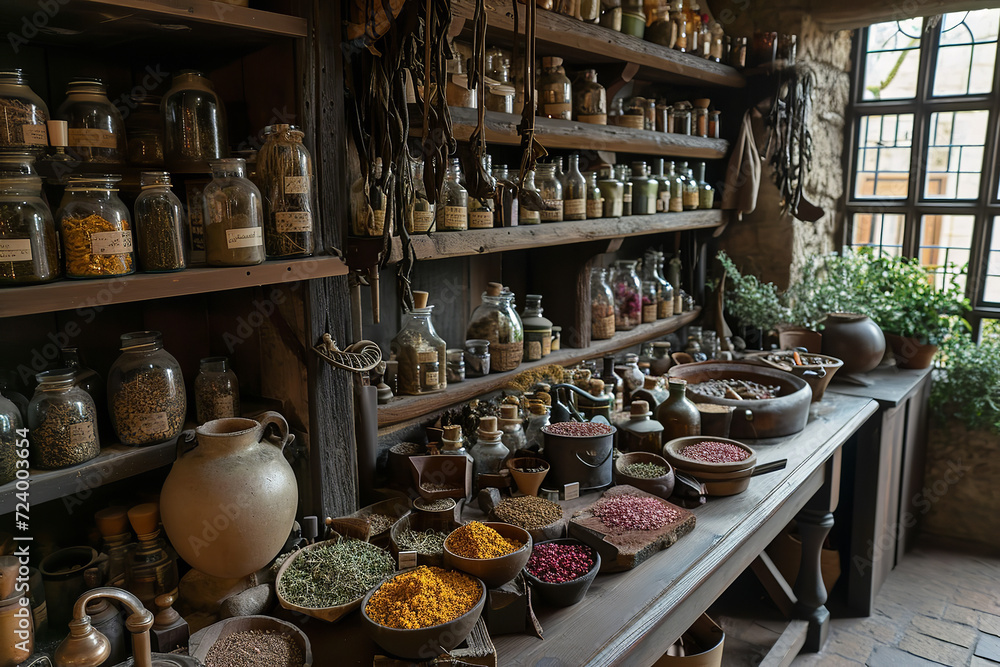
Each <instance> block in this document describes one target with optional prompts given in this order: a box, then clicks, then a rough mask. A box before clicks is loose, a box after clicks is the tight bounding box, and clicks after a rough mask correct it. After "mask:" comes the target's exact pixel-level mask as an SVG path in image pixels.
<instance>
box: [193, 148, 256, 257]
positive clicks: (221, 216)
mask: <svg viewBox="0 0 1000 667" xmlns="http://www.w3.org/2000/svg"><path fill="white" fill-rule="evenodd" d="M211 167H212V181H211V182H210V183H209V184H208V185H206V186H205V190H204V192H203V194H202V210H203V218H204V221H205V256H206V259H207V261H208V264H209V265H210V266H250V265H253V264H260V263H261V262H263V261H264V209H263V206H262V203H261V195H260V190H258V189H257V186H256V185H254V184H253V183H251V182H250V180H249V179H247V178H246V162H245V161H244V160H243V159H242V158H225V159H223V160H214V161H212V162H211Z"/></svg>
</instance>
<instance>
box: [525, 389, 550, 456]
mask: <svg viewBox="0 0 1000 667" xmlns="http://www.w3.org/2000/svg"><path fill="white" fill-rule="evenodd" d="M548 425H549V406H547V405H545V403H543V402H542V401H531V402H530V403H528V428H527V429H526V430H525V432H524V437H525V440H526V441H527V446H526V449H530V450H534V451H537V452H538V453H541V452H542V450H543V449H544V448H545V436H544V435H542V427H543V426H548Z"/></svg>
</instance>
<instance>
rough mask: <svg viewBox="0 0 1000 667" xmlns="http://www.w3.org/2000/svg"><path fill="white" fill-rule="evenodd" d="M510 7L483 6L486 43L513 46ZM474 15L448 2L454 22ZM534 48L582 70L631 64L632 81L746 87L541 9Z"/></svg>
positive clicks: (506, 3) (468, 3)
mask: <svg viewBox="0 0 1000 667" xmlns="http://www.w3.org/2000/svg"><path fill="white" fill-rule="evenodd" d="M511 1H512V0H486V3H485V4H486V12H487V15H488V17H489V18H488V20H489V27H488V29H487V30H488V39H489V40H490V41H491V42H494V41H504V42H506V43H507V44H510V43H511V42H512V41H513V37H514V13H513V9H512V8H511ZM513 1H516V0H513ZM475 9H476V3H475V1H474V0H452V14H453V15H454V18H455V20H456V21H458V20H465V21H469V22H470V23H471V20H472V17H473V14H474V13H475ZM519 9H520V19H521V25H520V29H521V30H522V31H523V30H524V24H525V12H524V8H523V7H521V8H519ZM522 39H523V36H522ZM535 43H536V48H537V49H538V53H539V55H553V56H560V57H562V58H565V59H566V60H567V61H571V62H581V63H586V64H588V65H593V64H597V63H609V62H610V63H614V62H621V63H635V64H637V65H639V66H640V69H639V74H638V75H637V78H640V79H646V80H651V81H668V82H672V83H680V84H687V85H692V86H698V87H702V86H706V85H708V86H727V87H731V88H742V87H743V86H745V85H746V79H745V78H744V77H743V75H742V74H740V72H739V71H737V70H736V69H734V68H732V67H729V66H728V65H722V64H720V63H715V62H712V61H710V60H705V59H704V58H699V57H697V56H694V55H691V54H688V53H681V52H680V51H675V50H674V49H668V48H666V47H663V46H660V45H658V44H653V43H652V42H647V41H645V40H642V39H639V38H638V37H632V36H631V35H625V34H622V33H620V32H616V31H614V30H610V29H608V28H605V27H603V26H599V25H594V24H591V23H584V22H583V21H578V20H576V19H574V18H570V17H569V16H563V15H562V14H558V13H556V12H550V11H545V10H543V9H539V10H538V12H537V14H536V17H535Z"/></svg>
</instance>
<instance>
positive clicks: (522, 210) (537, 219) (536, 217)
mask: <svg viewBox="0 0 1000 667" xmlns="http://www.w3.org/2000/svg"><path fill="white" fill-rule="evenodd" d="M521 189H522V190H524V191H525V192H534V193H535V194H537V195H538V196H539V197H541V196H542V193H541V192H539V191H538V186H537V185H536V184H535V170H534V169H531V170H530V171H528V172H527V173H525V175H524V183H523V184H522V185H521ZM560 201H561V200H560ZM517 220H518V224H519V225H540V224H541V223H542V214H541V212H540V211H535V210H532V209H530V208H527V207H526V206H525V205H524V204H523V203H521V201H520V197H518V203H517Z"/></svg>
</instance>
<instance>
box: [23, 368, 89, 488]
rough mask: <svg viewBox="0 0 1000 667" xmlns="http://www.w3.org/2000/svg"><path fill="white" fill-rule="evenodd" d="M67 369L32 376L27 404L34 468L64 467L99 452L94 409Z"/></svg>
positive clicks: (80, 461) (87, 395) (71, 372)
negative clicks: (33, 381)
mask: <svg viewBox="0 0 1000 667" xmlns="http://www.w3.org/2000/svg"><path fill="white" fill-rule="evenodd" d="M75 375H76V374H75V373H74V372H73V371H72V370H70V369H68V368H60V369H57V370H51V371H44V372H42V373H39V374H38V375H36V376H35V379H36V380H38V387H36V388H35V395H34V396H32V397H31V403H29V404H28V428H29V429H30V438H31V464H32V466H34V467H36V468H45V469H54V468H67V467H69V466H74V465H77V464H80V463H83V462H84V461H89V460H90V459H92V458H94V457H95V456H97V455H98V454H100V453H101V442H100V439H99V437H98V435H97V408H96V407H95V406H94V401H93V399H91V398H90V395H89V394H87V392H85V391H84V390H83V389H81V388H79V387H77V386H76V384H75V383H74V377H75Z"/></svg>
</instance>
